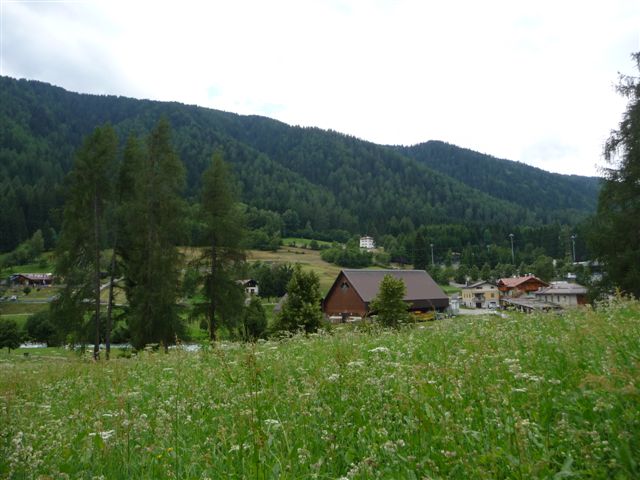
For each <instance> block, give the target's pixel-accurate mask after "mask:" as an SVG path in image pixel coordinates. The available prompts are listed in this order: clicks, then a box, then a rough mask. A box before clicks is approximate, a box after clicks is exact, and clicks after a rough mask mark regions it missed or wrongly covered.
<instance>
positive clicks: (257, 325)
mask: <svg viewBox="0 0 640 480" xmlns="http://www.w3.org/2000/svg"><path fill="white" fill-rule="evenodd" d="M266 331H267V314H266V312H265V311H264V308H263V307H262V302H261V301H260V299H259V298H257V297H253V298H252V299H251V301H250V302H249V305H247V306H246V307H245V308H244V311H243V312H242V332H241V336H242V338H243V340H245V341H254V340H257V339H258V338H262V337H264V335H265V332H266Z"/></svg>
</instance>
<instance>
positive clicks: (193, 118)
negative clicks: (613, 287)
mask: <svg viewBox="0 0 640 480" xmlns="http://www.w3.org/2000/svg"><path fill="white" fill-rule="evenodd" d="M162 116H164V117H166V118H167V119H168V121H169V123H170V124H171V128H172V130H173V132H174V134H173V143H174V146H175V149H176V151H177V153H178V154H179V155H180V158H181V159H182V160H183V161H184V163H185V167H186V184H187V188H186V194H185V195H186V198H187V200H190V201H191V200H193V199H195V198H197V196H198V195H199V191H200V187H201V185H200V178H201V174H202V172H203V171H204V169H205V167H206V165H207V164H208V162H209V160H210V158H211V155H212V153H213V152H214V151H216V150H220V151H221V152H222V153H223V155H224V158H225V159H226V160H227V161H228V162H229V163H230V164H231V166H232V168H233V170H234V175H235V177H236V178H237V179H238V181H239V184H240V185H239V193H240V198H241V200H242V202H243V203H244V204H245V205H246V210H247V212H246V213H247V219H248V224H249V227H250V228H251V229H252V230H253V232H252V234H251V235H252V236H253V239H254V241H255V242H256V243H260V242H262V243H264V244H265V245H272V244H273V243H274V241H277V238H278V237H279V236H286V235H304V236H307V237H311V238H318V239H326V240H339V241H345V240H346V239H348V238H349V237H351V236H353V235H354V234H358V233H369V234H372V235H374V236H376V237H384V236H387V237H389V236H394V237H402V236H404V237H406V238H408V237H409V236H411V235H413V233H414V232H415V231H416V229H418V228H419V227H422V230H423V232H424V233H425V235H426V236H427V237H428V241H430V242H436V243H437V244H438V248H439V249H444V248H445V247H444V245H446V249H447V250H451V249H454V250H456V251H461V249H462V248H463V247H464V246H468V245H477V246H478V247H484V246H485V245H488V244H489V243H496V244H500V245H502V246H503V247H506V246H507V245H508V242H509V239H508V238H507V235H508V233H511V232H516V235H517V238H518V240H519V241H520V242H524V241H529V239H530V241H531V242H534V246H535V247H541V248H544V250H545V252H547V253H548V254H549V255H554V253H559V254H560V255H562V254H563V253H564V254H566V245H567V242H566V238H567V234H568V232H569V229H572V228H573V227H574V226H575V225H577V224H578V223H579V222H580V221H581V220H582V219H584V218H585V217H587V216H588V215H589V214H591V213H592V212H593V210H594V208H595V205H596V201H597V195H598V190H599V180H598V179H596V178H587V177H578V176H566V175H559V174H552V173H548V172H545V171H543V170H540V169H536V168H533V167H529V166H526V165H524V164H520V163H517V162H511V161H507V160H498V159H495V158H493V157H490V156H487V155H483V154H480V153H477V152H473V151H470V150H466V149H462V148H458V147H455V146H453V145H447V144H443V143H440V142H428V143H425V144H421V145H417V146H414V147H391V146H381V145H376V144H373V143H370V142H366V141H362V140H359V139H357V138H354V137H350V136H346V135H343V134H340V133H336V132H332V131H324V130H320V129H317V128H301V127H292V126H288V125H286V124H284V123H281V122H278V121H275V120H271V119H268V118H264V117H257V116H241V115H236V114H233V113H226V112H221V111H216V110H212V109H206V108H201V107H197V106H189V105H183V104H179V103H172V102H155V101H148V100H136V99H130V98H123V97H114V96H97V95H86V94H77V93H72V92H67V91H65V90H63V89H61V88H58V87H54V86H51V85H49V84H45V83H41V82H36V81H26V80H14V79H11V78H8V77H0V232H1V234H0V251H11V250H13V249H15V248H16V246H18V245H19V244H20V243H21V242H24V241H25V240H27V239H29V238H31V237H32V235H33V234H34V233H35V232H36V231H38V230H41V232H42V235H43V237H44V241H45V246H46V248H50V247H52V246H53V243H55V237H56V234H57V232H58V231H59V227H60V222H61V215H60V208H61V205H62V200H63V199H62V190H63V189H62V186H63V182H64V178H65V174H66V173H67V172H68V171H69V170H70V168H71V165H72V164H73V160H74V151H75V150H76V149H77V148H78V147H79V146H80V144H81V141H82V138H83V137H84V136H85V135H87V134H88V133H89V132H91V130H92V129H93V128H95V127H96V126H97V125H100V124H103V123H107V122H108V123H110V124H111V125H113V127H114V129H115V131H116V133H117V134H118V137H119V138H120V139H121V142H124V141H125V140H126V138H128V137H129V136H130V135H137V136H139V137H144V136H145V135H146V134H147V133H148V132H149V131H151V129H152V127H153V125H155V124H156V122H157V121H158V119H159V118H160V117H162ZM187 230H189V231H188V232H187V233H188V235H187V236H186V237H188V238H187V240H186V241H188V242H191V243H198V241H199V239H198V232H197V228H195V227H193V228H190V227H189V226H187ZM562 232H564V234H561V233H562ZM525 237H527V238H526V239H525ZM547 237H548V238H547ZM388 241H389V240H388V238H387V242H388ZM541 242H542V243H544V242H546V243H547V245H546V246H544V245H542V244H541ZM400 243H402V242H400ZM405 243H406V242H405ZM522 245H524V243H522ZM409 253H410V252H409ZM443 253H444V252H443Z"/></svg>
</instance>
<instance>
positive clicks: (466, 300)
mask: <svg viewBox="0 0 640 480" xmlns="http://www.w3.org/2000/svg"><path fill="white" fill-rule="evenodd" d="M499 304H500V291H499V290H498V287H497V286H496V285H495V284H493V283H491V282H487V281H481V282H477V283H474V284H472V285H467V286H466V287H462V305H464V306H465V307H469V308H497V307H498V305H499Z"/></svg>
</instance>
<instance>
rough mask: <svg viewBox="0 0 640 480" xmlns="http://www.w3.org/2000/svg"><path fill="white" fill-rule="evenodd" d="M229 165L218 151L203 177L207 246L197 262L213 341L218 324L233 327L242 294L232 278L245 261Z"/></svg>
mask: <svg viewBox="0 0 640 480" xmlns="http://www.w3.org/2000/svg"><path fill="white" fill-rule="evenodd" d="M232 185H233V182H232V179H231V174H230V172H229V167H228V165H227V164H226V163H225V162H224V160H223V158H222V154H221V153H220V152H219V151H218V152H216V153H215V154H214V155H213V159H212V162H211V165H210V166H209V168H208V169H207V170H205V172H204V173H203V174H202V198H201V212H202V221H203V224H204V237H205V239H206V241H207V247H206V248H204V249H203V256H202V258H201V259H200V263H201V264H202V265H203V266H204V268H205V269H206V271H207V273H206V274H205V276H204V290H203V293H204V296H205V298H206V302H205V303H204V304H202V305H201V306H200V307H201V309H202V310H205V313H206V317H207V328H208V330H209V338H210V339H211V340H215V339H216V332H217V329H218V327H219V326H220V324H221V323H224V324H226V325H227V326H230V327H232V326H233V323H234V321H235V320H238V319H239V318H240V315H241V313H242V307H243V301H244V292H243V289H242V286H241V285H239V284H238V283H237V282H236V281H235V278H234V275H233V273H234V271H235V269H236V266H237V264H238V263H240V262H242V261H243V260H244V251H243V249H242V248H241V243H242V239H243V237H244V226H243V220H242V212H241V210H240V208H239V205H238V203H237V200H236V194H235V192H234V190H233V187H232Z"/></svg>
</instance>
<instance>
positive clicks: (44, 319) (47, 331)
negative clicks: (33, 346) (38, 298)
mask: <svg viewBox="0 0 640 480" xmlns="http://www.w3.org/2000/svg"><path fill="white" fill-rule="evenodd" d="M25 327H26V330H27V336H28V338H29V340H32V341H34V342H43V343H46V344H47V345H48V346H52V345H55V344H56V343H57V342H56V328H55V326H54V325H53V323H51V320H50V319H49V311H48V310H45V311H42V312H38V313H34V314H33V315H31V316H30V317H29V318H28V319H27V323H26V326H25Z"/></svg>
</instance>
